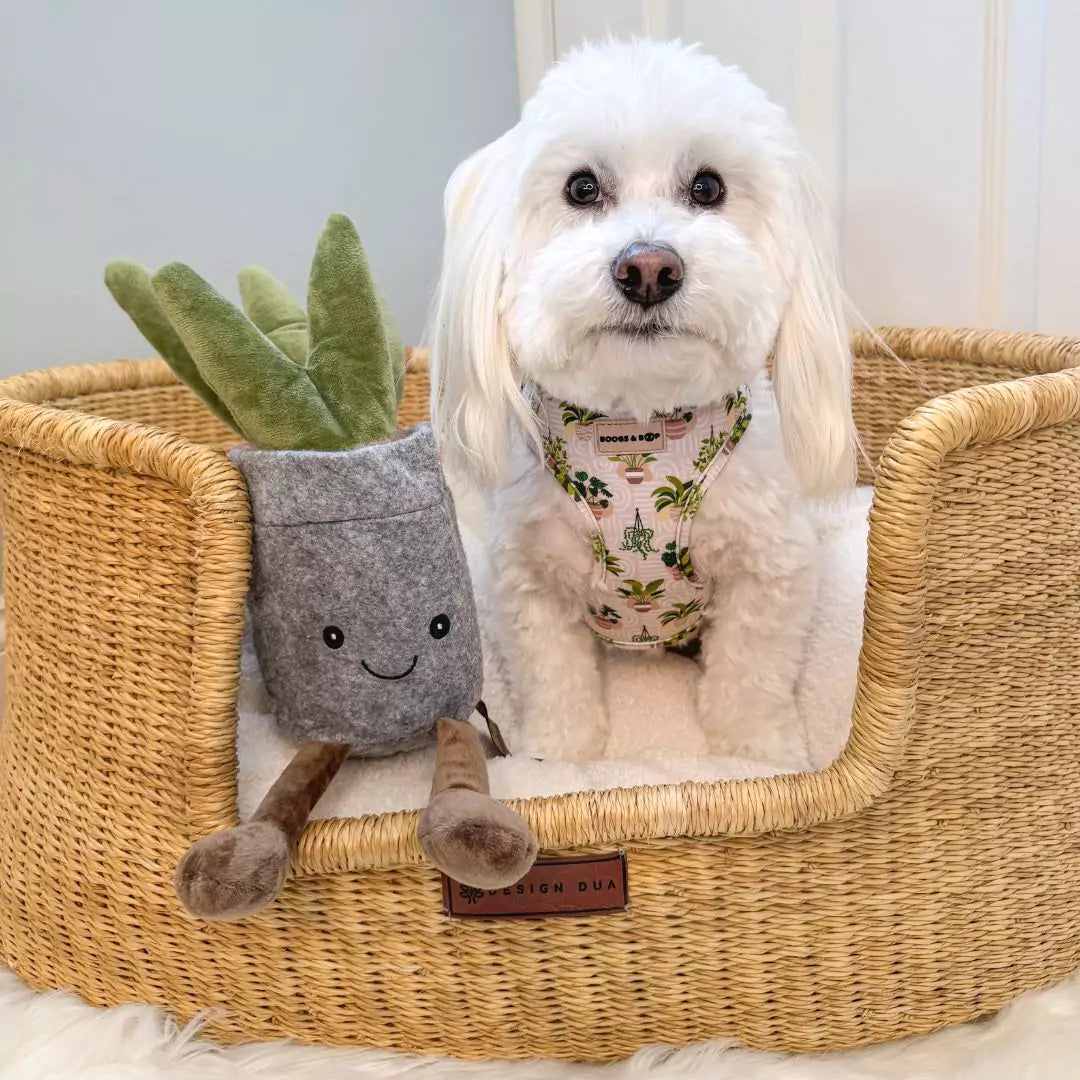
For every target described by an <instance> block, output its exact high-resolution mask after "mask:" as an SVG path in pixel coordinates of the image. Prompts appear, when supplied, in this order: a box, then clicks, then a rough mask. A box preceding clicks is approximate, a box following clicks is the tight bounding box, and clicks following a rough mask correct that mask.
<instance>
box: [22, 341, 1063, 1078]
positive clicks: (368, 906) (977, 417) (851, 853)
mask: <svg viewBox="0 0 1080 1080" xmlns="http://www.w3.org/2000/svg"><path fill="white" fill-rule="evenodd" d="M883 336H884V340H885V341H886V342H887V344H888V345H889V346H890V347H891V348H892V349H893V350H895V353H896V354H897V355H898V356H899V357H900V358H901V359H902V360H903V361H905V364H904V366H900V365H897V363H896V362H895V361H894V360H893V359H891V358H889V357H887V356H886V355H885V353H884V352H883V351H882V350H881V349H880V347H879V346H877V345H876V344H875V342H874V340H873V339H872V338H871V337H870V336H869V335H865V336H858V337H856V339H855V342H854V347H855V352H856V356H857V363H856V369H855V370H856V416H857V420H858V424H859V427H860V430H861V433H862V437H863V440H864V443H865V446H866V448H867V450H868V451H869V454H870V456H871V457H872V458H873V459H878V458H879V457H880V463H879V466H878V472H877V477H876V493H875V498H874V509H873V513H872V522H871V531H870V549H869V584H868V588H867V597H866V622H865V637H864V641H863V648H862V656H861V662H860V672H859V685H858V693H857V697H856V700H855V704H854V712H853V729H852V734H851V738H850V742H849V744H848V747H847V749H846V750H845V752H844V753H843V755H842V756H841V757H840V758H839V759H838V760H837V761H836V762H835V763H834V764H833V765H832V766H830V767H829V768H828V769H825V770H824V771H822V772H817V773H808V774H803V775H797V776H778V777H775V778H771V779H755V780H743V781H733V782H719V783H712V784H709V783H685V784H678V785H669V786H657V787H646V788H636V789H625V790H609V791H601V792H590V793H583V794H572V795H566V796H562V797H556V798H538V799H530V800H521V801H518V802H516V803H514V805H515V806H516V808H517V809H518V810H520V811H521V813H522V814H523V815H524V816H525V817H526V819H527V820H528V821H529V823H530V825H531V826H532V828H533V829H534V830H535V832H536V834H537V836H538V837H539V840H540V844H541V847H542V849H543V852H544V854H556V853H568V854H582V853H588V852H609V851H615V850H621V851H624V852H625V853H626V857H627V861H628V867H629V896H630V904H629V910H627V911H626V912H624V913H617V914H608V915H600V916H575V917H562V918H547V919H544V918H538V919H517V920H506V921H486V920H458V921H455V920H453V919H450V918H448V917H446V916H445V915H444V914H443V911H442V900H441V891H440V882H439V877H438V875H437V874H436V872H435V871H434V870H433V869H432V868H431V867H429V866H427V865H425V864H424V862H423V860H422V857H421V852H420V848H419V845H418V844H417V841H416V836H415V832H416V815H415V814H414V813H411V812H409V813H395V814H383V815H380V816H377V817H368V818H360V819H353V820H331V821H317V822H314V823H312V824H311V825H309V826H308V828H307V831H306V832H305V833H304V836H303V840H302V842H301V845H300V849H299V852H298V855H297V857H296V861H295V876H294V877H293V878H292V879H291V880H290V882H289V883H288V885H287V886H286V888H285V890H284V892H283V893H282V895H281V897H280V899H279V900H278V901H277V902H276V903H274V904H273V905H272V906H271V907H269V908H268V909H267V910H266V911H265V912H264V913H262V914H260V915H259V916H257V917H253V918H250V919H247V920H244V921H242V922H239V923H236V924H210V923H203V922H198V921H196V920H194V919H192V918H190V917H188V916H187V915H186V914H185V913H184V912H183V910H182V909H181V908H180V905H179V903H178V901H177V900H176V897H175V896H174V894H173V890H172V884H171V875H172V872H173V868H174V867H175V866H176V863H177V860H178V859H179V857H180V856H181V855H182V854H183V852H184V851H185V850H186V848H187V847H188V845H189V844H190V843H191V842H192V841H193V840H194V839H195V838H196V837H198V836H202V835H204V834H206V833H208V832H211V831H213V830H216V829H222V828H226V827H228V826H231V825H234V824H235V823H236V822H237V813H236V796H237V785H236V747H235V729H236V692H237V682H238V657H239V649H240V639H241V632H242V627H243V607H244V598H245V593H246V590H247V585H248V569H249V542H250V520H249V508H248V502H247V497H246V492H245V487H244V484H243V482H242V480H241V478H240V475H239V473H238V472H237V471H236V469H235V468H234V467H233V466H232V465H231V464H230V463H229V462H228V460H227V459H226V458H225V457H224V456H223V454H222V453H221V450H220V446H221V445H222V444H224V443H226V442H228V441H229V433H228V432H227V431H226V430H225V429H224V428H222V427H221V426H220V425H219V424H218V423H217V422H216V421H215V420H214V419H213V418H212V417H211V416H210V414H209V413H208V412H206V411H205V410H204V409H203V408H202V406H201V405H200V404H199V402H198V401H197V400H196V399H195V398H194V397H193V396H192V395H191V394H189V392H188V391H187V390H186V389H184V388H183V387H181V386H179V385H177V384H176V382H175V381H174V379H173V377H172V376H171V374H170V373H169V371H168V369H167V368H166V367H165V365H164V364H163V363H161V362H159V361H122V362H118V363H111V364H103V365H100V366H86V367H64V368H57V369H54V370H49V371H42V372H36V373H33V374H29V375H23V376H20V377H17V378H13V379H8V380H7V381H5V382H2V383H0V399H2V400H0V486H2V497H3V504H2V525H3V532H4V538H5V548H4V586H5V589H6V601H7V610H8V696H7V705H6V711H5V714H4V718H3V726H2V728H0V946H2V960H3V962H4V963H6V964H8V965H9V966H10V967H11V968H13V969H14V970H15V971H17V972H18V973H19V974H20V975H22V976H23V977H24V978H25V979H26V980H27V981H28V982H30V983H31V984H32V985H33V986H35V987H39V988H46V987H70V988H74V989H75V990H77V991H78V992H79V993H81V994H82V995H83V996H84V997H85V998H86V999H88V1000H89V1001H91V1002H94V1003H97V1004H101V1005H115V1004H118V1003H122V1002H150V1003H153V1004H156V1005H161V1006H165V1007H166V1008H168V1009H170V1010H171V1011H172V1012H173V1013H175V1014H176V1015H177V1016H178V1017H180V1018H181V1019H187V1018H189V1017H191V1016H193V1015H194V1014H196V1013H198V1012H200V1011H202V1010H205V1009H212V1010H213V1011H212V1014H211V1015H212V1023H211V1026H210V1034H211V1035H212V1036H213V1037H215V1038H218V1039H221V1040H226V1041H229V1040H239V1039H269V1038H277V1037H283V1036H291V1037H295V1038H298V1039H301V1040H305V1041H311V1042H325V1043H342V1044H363V1045H371V1046H379V1047H388V1048H395V1049H400V1050H410V1051H421V1052H425V1053H446V1054H453V1055H459V1056H463V1057H471V1058H475V1057H507V1058H520V1057H526V1056H532V1055H541V1056H549V1057H562V1058H575V1059H586V1060H597V1061H599V1060H607V1059H612V1058H615V1057H620V1056H623V1055H626V1054H628V1053H630V1052H632V1051H634V1050H635V1049H637V1048H638V1047H640V1046H643V1045H646V1044H649V1043H658V1042H659V1043H684V1042H687V1041H690V1040H697V1039H707V1038H714V1037H718V1036H735V1037H737V1038H739V1039H741V1040H742V1041H743V1042H744V1043H745V1044H747V1045H750V1046H755V1047H768V1048H776V1049H786V1050H826V1049H832V1048H838V1047H849V1046H853V1045H856V1044H860V1043H867V1042H871V1041H877V1040H884V1039H889V1038H893V1037H896V1036H901V1035H908V1034H912V1033H916V1032H925V1031H929V1030H931V1029H934V1028H938V1027H941V1026H943V1025H946V1024H951V1023H954V1022H957V1021H962V1020H967V1019H969V1018H971V1017H976V1016H979V1015H981V1014H985V1013H987V1012H990V1011H992V1010H995V1009H997V1008H999V1007H1000V1006H1001V1005H1003V1004H1004V1003H1005V1002H1007V1001H1008V1000H1009V999H1010V998H1012V997H1014V996H1015V995H1016V994H1018V993H1019V992H1021V991H1023V990H1025V989H1028V988H1031V987H1035V986H1039V985H1043V984H1046V983H1049V982H1051V981H1053V980H1056V979H1058V978H1060V977H1062V976H1064V975H1065V974H1066V973H1067V972H1069V971H1070V970H1072V969H1074V968H1076V967H1078V966H1080V913H1078V905H1080V370H1069V369H1070V368H1072V367H1073V365H1077V364H1080V340H1063V339H1053V338H1047V337H1042V336H1037V335H1022V334H1006V333H996V332H994V333H990V332H974V331H947V330H887V331H884V332H883ZM964 387H971V389H962V388H964ZM939 395H944V396H939ZM931 398H934V399H935V400H932V401H930V400H929V399H931ZM426 399H427V387H426V374H425V371H424V370H423V365H422V363H417V364H414V366H413V370H412V374H411V377H410V382H409V392H408V396H407V398H406V403H405V410H406V413H407V414H408V416H409V417H410V418H417V417H419V416H421V415H422V414H423V412H424V410H425V406H426ZM928 401H929V403H928V404H927V403H926V402H928ZM864 479H869V477H866V476H864Z"/></svg>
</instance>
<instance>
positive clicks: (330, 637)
mask: <svg viewBox="0 0 1080 1080" xmlns="http://www.w3.org/2000/svg"><path fill="white" fill-rule="evenodd" d="M322 639H323V641H325V642H326V647H327V648H328V649H340V648H341V646H342V645H344V644H345V635H344V634H343V633H342V632H341V628H340V627H338V626H325V627H323V632H322Z"/></svg>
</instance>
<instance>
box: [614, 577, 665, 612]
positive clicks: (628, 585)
mask: <svg viewBox="0 0 1080 1080" xmlns="http://www.w3.org/2000/svg"><path fill="white" fill-rule="evenodd" d="M618 593H619V595H620V596H622V597H625V598H626V602H627V603H628V604H629V605H630V607H632V608H633V609H634V610H635V611H637V612H639V613H640V614H642V615H644V614H645V613H646V612H648V611H652V609H653V608H655V607H656V605H657V604H658V603H659V602H660V600H661V598H662V597H663V595H664V579H663V578H657V579H656V580H655V581H650V582H648V583H647V584H646V583H643V582H641V581H638V580H637V579H636V578H626V580H625V581H624V583H623V584H622V585H620V586H619V589H618Z"/></svg>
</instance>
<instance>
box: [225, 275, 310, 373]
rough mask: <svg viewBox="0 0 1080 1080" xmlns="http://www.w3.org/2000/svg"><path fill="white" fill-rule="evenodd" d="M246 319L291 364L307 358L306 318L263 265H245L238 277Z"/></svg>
mask: <svg viewBox="0 0 1080 1080" xmlns="http://www.w3.org/2000/svg"><path fill="white" fill-rule="evenodd" d="M238 280H239V283H240V300H241V303H243V305H244V311H245V312H246V313H247V317H248V318H249V319H250V320H251V321H252V322H253V323H254V324H255V325H256V326H257V327H258V328H259V329H260V330H261V331H262V332H263V333H264V334H265V335H266V336H267V337H268V338H269V339H270V340H271V341H272V342H273V343H274V344H275V345H276V346H277V347H278V348H279V349H280V350H281V351H282V352H283V353H284V354H285V355H286V356H287V357H288V358H289V359H290V360H292V361H294V362H295V363H297V364H300V365H301V366H303V365H304V364H306V363H307V358H308V329H307V315H305V314H304V309H303V308H302V307H301V306H300V305H299V304H298V303H297V302H296V301H295V300H294V299H293V298H292V296H291V294H290V293H289V290H288V289H286V288H285V286H284V285H282V284H281V282H280V281H278V279H277V278H276V277H274V275H273V274H270V273H268V272H267V271H266V270H264V269H263V268H262V267H261V266H245V267H244V269H243V270H241V271H240V274H239V277H238Z"/></svg>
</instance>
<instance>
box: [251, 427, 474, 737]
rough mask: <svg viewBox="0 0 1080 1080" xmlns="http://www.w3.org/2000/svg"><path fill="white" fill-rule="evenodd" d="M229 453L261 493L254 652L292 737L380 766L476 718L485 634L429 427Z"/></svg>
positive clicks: (256, 503)
mask: <svg viewBox="0 0 1080 1080" xmlns="http://www.w3.org/2000/svg"><path fill="white" fill-rule="evenodd" d="M231 457H232V459H233V461H234V462H235V463H236V464H237V465H238V466H239V468H240V470H241V471H242V472H243V473H244V476H245V478H246V479H247V482H248V488H249V491H250V493H251V501H252V513H253V517H254V541H253V546H254V551H253V555H254V568H253V578H252V590H251V597H250V608H251V615H252V622H253V630H254V637H255V648H256V652H257V654H258V657H259V663H260V667H261V668H262V673H263V678H264V680H265V682H266V686H267V690H268V691H269V693H270V696H271V699H272V701H273V707H274V714H275V718H276V719H277V722H278V724H279V725H280V726H281V727H282V729H283V730H284V731H285V732H286V733H287V734H289V735H290V736H291V737H293V738H295V739H298V740H305V739H316V740H320V741H327V742H338V743H343V744H346V745H348V746H349V747H350V749H351V750H352V752H353V753H354V754H357V755H360V756H364V757H374V756H380V755H384V754H392V753H397V752H398V751H401V750H407V749H411V748H412V747H415V746H418V745H420V744H421V743H423V742H424V741H426V739H427V738H428V736H429V734H430V732H431V728H432V725H433V724H434V723H435V721H436V720H438V719H439V718H440V717H443V716H446V717H452V718H455V719H461V720H464V719H467V718H468V717H469V716H470V715H471V713H472V711H473V708H474V706H475V705H476V702H477V699H478V698H479V696H480V691H481V684H482V659H481V649H480V635H479V628H478V625H477V619H476V608H475V605H474V601H473V595H472V588H471V585H470V581H469V574H468V568H467V566H466V563H465V557H464V552H463V550H462V546H461V539H460V536H459V534H458V528H457V521H456V518H455V516H454V509H453V502H452V500H451V497H450V493H449V491H448V490H447V488H446V485H445V482H444V481H443V478H442V474H441V472H440V470H439V463H438V457H437V454H436V451H435V444H434V440H433V438H432V436H431V431H430V428H428V427H427V426H426V425H423V426H421V427H420V428H417V429H415V430H414V431H413V432H411V433H409V434H408V435H406V436H404V437H402V438H400V439H397V440H395V441H392V442H388V443H380V444H376V445H373V446H365V447H360V448H358V449H355V450H349V451H344V452H341V453H319V452H315V451H285V452H282V451H272V452H267V451H259V450H236V451H233V452H232V454H231Z"/></svg>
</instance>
